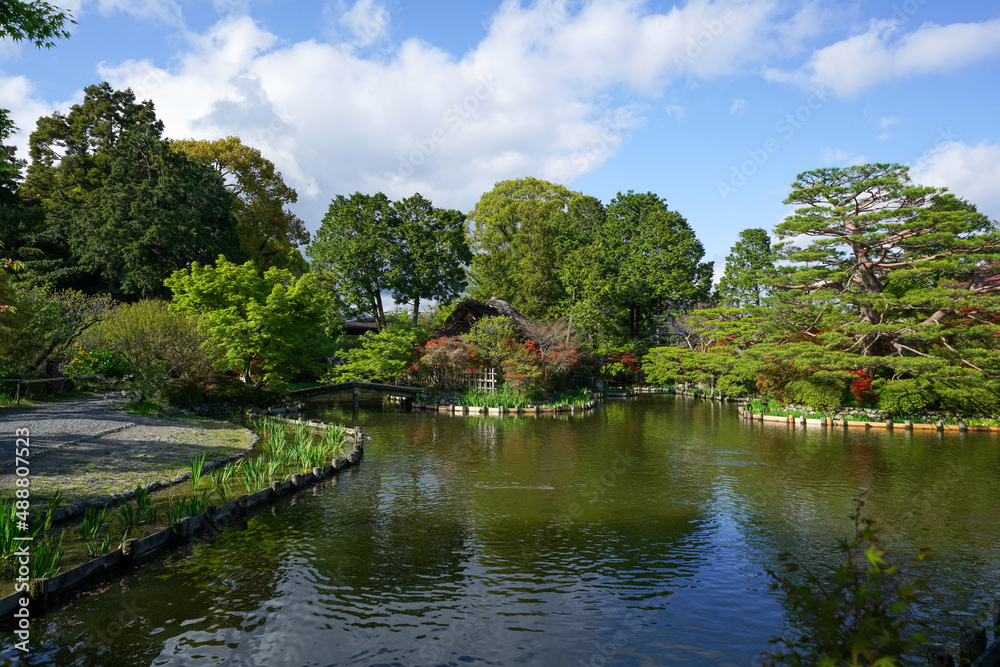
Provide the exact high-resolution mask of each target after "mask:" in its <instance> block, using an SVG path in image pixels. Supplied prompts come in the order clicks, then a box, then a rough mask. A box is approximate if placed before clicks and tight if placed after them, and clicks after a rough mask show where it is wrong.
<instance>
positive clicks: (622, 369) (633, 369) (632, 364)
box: [601, 349, 645, 387]
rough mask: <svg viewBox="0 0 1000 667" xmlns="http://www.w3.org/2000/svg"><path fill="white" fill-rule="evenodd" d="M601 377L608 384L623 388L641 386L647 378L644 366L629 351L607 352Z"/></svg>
mask: <svg viewBox="0 0 1000 667" xmlns="http://www.w3.org/2000/svg"><path fill="white" fill-rule="evenodd" d="M601 375H602V376H603V377H604V381H605V382H606V383H608V384H612V385H616V386H623V387H624V386H631V385H635V384H640V383H641V382H642V381H643V378H644V377H645V375H644V373H643V370H642V364H640V363H639V360H638V359H637V358H636V356H635V354H633V353H632V351H631V350H628V349H621V350H608V351H606V352H605V353H604V363H603V364H602V365H601Z"/></svg>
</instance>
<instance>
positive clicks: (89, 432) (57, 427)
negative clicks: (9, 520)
mask: <svg viewBox="0 0 1000 667" xmlns="http://www.w3.org/2000/svg"><path fill="white" fill-rule="evenodd" d="M19 428H27V429H28V431H29V433H30V443H31V456H30V471H31V472H30V477H31V489H32V497H33V498H35V499H36V500H40V499H42V498H44V497H47V496H49V495H51V494H52V493H54V492H55V490H56V489H59V490H60V491H62V494H63V504H64V505H65V504H66V503H69V502H73V501H74V500H82V499H86V498H91V497H95V496H100V495H106V494H110V493H115V492H125V491H129V490H131V489H134V488H135V487H136V486H138V485H140V484H141V485H148V484H150V483H152V482H158V481H163V480H167V479H170V478H173V477H175V476H176V475H178V474H180V473H183V472H185V471H186V470H189V469H190V465H189V462H190V460H191V459H192V458H193V457H194V456H198V455H200V454H204V455H205V457H206V460H207V461H212V460H215V459H218V458H221V457H224V456H229V455H232V454H238V453H241V452H243V451H246V449H247V448H248V447H250V446H252V444H253V441H254V437H253V434H252V433H250V431H248V430H246V429H244V428H241V427H238V426H235V425H233V424H229V423H226V422H217V421H212V420H210V419H205V418H198V417H173V418H158V417H147V416H141V415H130V414H127V413H126V412H125V410H124V403H123V401H122V399H121V398H120V397H102V396H93V397H84V398H76V399H70V400H67V401H59V402H56V403H49V404H46V405H42V406H39V407H35V408H29V409H23V410H7V409H4V410H0V499H2V498H9V497H11V495H12V494H13V483H14V479H15V477H14V445H15V442H16V436H15V433H16V429H19Z"/></svg>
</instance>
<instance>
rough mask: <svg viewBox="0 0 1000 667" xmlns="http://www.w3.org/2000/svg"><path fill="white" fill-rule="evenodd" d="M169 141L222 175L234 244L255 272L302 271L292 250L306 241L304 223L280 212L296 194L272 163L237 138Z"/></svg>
mask: <svg viewBox="0 0 1000 667" xmlns="http://www.w3.org/2000/svg"><path fill="white" fill-rule="evenodd" d="M170 143H171V146H172V147H173V148H175V149H177V150H179V151H181V152H183V153H184V154H185V155H188V156H189V157H191V158H194V159H197V160H201V161H202V162H205V163H206V164H209V165H211V166H212V167H213V168H214V169H215V170H216V171H218V172H219V173H220V174H222V178H223V183H224V184H225V187H226V189H227V190H229V192H230V194H231V195H232V210H233V215H234V216H235V217H236V231H237V234H238V235H239V239H240V246H241V247H242V248H243V252H244V253H245V254H246V256H247V257H249V258H250V259H251V260H253V262H254V264H256V265H257V267H258V268H260V269H261V270H262V271H265V270H267V269H269V268H271V267H272V266H277V267H279V268H287V269H292V270H293V271H296V272H298V273H302V272H303V271H305V270H306V269H307V265H306V263H305V260H304V259H303V258H302V255H301V253H300V252H299V251H298V249H297V248H296V246H298V245H304V244H307V243H309V232H308V230H306V226H305V223H304V222H303V221H302V220H300V219H299V218H298V217H297V216H296V215H295V214H294V213H292V212H291V211H289V210H288V209H287V208H285V207H286V206H287V205H288V204H294V203H295V202H296V201H297V200H298V193H296V192H295V190H294V189H293V188H291V187H289V186H288V185H286V184H285V182H284V180H283V179H282V177H281V172H279V171H278V170H277V169H276V168H275V166H274V163H273V162H271V161H270V160H268V159H267V158H265V157H264V156H263V155H262V154H261V152H260V151H259V150H257V149H256V148H252V147H250V146H247V145H245V144H243V143H242V142H241V141H240V139H239V138H238V137H226V138H225V139H218V140H216V141H196V140H194V139H187V140H183V141H171V142H170Z"/></svg>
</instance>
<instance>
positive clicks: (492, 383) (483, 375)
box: [465, 368, 503, 394]
mask: <svg viewBox="0 0 1000 667" xmlns="http://www.w3.org/2000/svg"><path fill="white" fill-rule="evenodd" d="M501 382H503V377H502V376H501V374H500V371H498V370H497V369H495V368H487V369H486V370H483V371H480V372H479V373H469V374H467V375H466V376H465V386H466V387H469V388H470V389H475V390H477V391H481V392H484V393H486V394H495V393H497V386H499V385H500V383H501Z"/></svg>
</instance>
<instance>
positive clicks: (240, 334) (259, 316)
mask: <svg viewBox="0 0 1000 667" xmlns="http://www.w3.org/2000/svg"><path fill="white" fill-rule="evenodd" d="M166 285H167V287H169V288H170V290H171V292H172V293H173V304H172V306H171V308H173V309H174V310H175V311H176V312H179V313H184V314H191V315H197V316H198V317H199V320H200V322H201V324H202V326H203V327H204V329H205V331H206V332H207V333H208V336H209V338H210V339H211V341H212V343H213V344H214V345H215V346H216V348H217V352H218V357H219V359H220V361H219V362H218V368H219V370H227V371H232V372H235V373H238V374H240V375H241V376H242V377H243V378H244V379H246V381H248V382H252V383H254V384H257V385H260V386H266V387H267V388H269V389H272V390H282V389H284V388H285V386H286V384H287V382H288V380H290V379H291V378H292V376H293V375H295V374H296V373H297V372H299V371H300V370H301V369H303V368H310V367H312V366H314V365H315V363H314V359H315V357H316V356H318V355H322V354H323V353H324V352H326V351H327V350H326V348H325V342H326V341H325V340H324V339H323V337H322V336H321V334H320V331H321V330H322V324H323V318H324V316H325V312H326V308H327V304H326V303H325V297H324V296H323V294H322V292H321V290H320V289H319V285H318V280H317V277H316V276H315V275H313V274H311V273H307V274H305V275H303V276H299V277H296V276H294V275H293V274H292V273H291V271H289V270H287V269H278V268H270V269H268V270H267V271H266V272H265V273H264V274H263V275H262V274H261V273H260V271H258V270H257V268H256V266H255V265H254V263H253V262H251V261H247V262H246V263H244V264H234V263H232V262H230V261H228V260H227V259H226V258H225V257H222V256H220V257H219V258H218V259H217V261H216V263H215V266H212V265H205V266H202V265H200V264H198V263H197V262H195V263H193V264H192V265H191V267H190V268H187V269H181V270H179V271H175V272H174V273H173V275H171V276H170V277H169V278H168V279H167V280H166Z"/></svg>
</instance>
